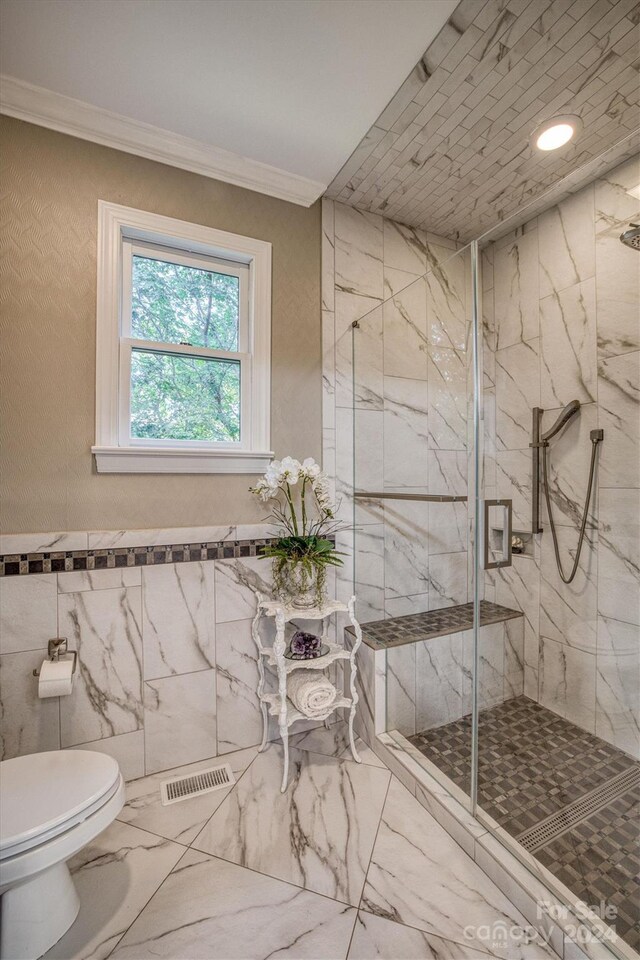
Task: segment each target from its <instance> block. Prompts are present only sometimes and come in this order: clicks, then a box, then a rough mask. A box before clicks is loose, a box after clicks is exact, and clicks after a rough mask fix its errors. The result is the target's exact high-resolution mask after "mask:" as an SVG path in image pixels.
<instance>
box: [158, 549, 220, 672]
mask: <svg viewBox="0 0 640 960" xmlns="http://www.w3.org/2000/svg"><path fill="white" fill-rule="evenodd" d="M214 566H215V564H214V561H212V560H209V561H206V562H205V563H171V564H165V565H160V566H157V567H145V568H144V569H143V571H142V646H143V650H144V679H145V680H155V679H157V678H159V677H168V676H171V675H173V674H178V673H191V672H192V671H195V670H206V669H207V668H209V667H215V659H216V656H215V654H216V650H215V616H214V613H215V611H214V582H213V572H214Z"/></svg>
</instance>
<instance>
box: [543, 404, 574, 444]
mask: <svg viewBox="0 0 640 960" xmlns="http://www.w3.org/2000/svg"><path fill="white" fill-rule="evenodd" d="M579 409H580V401H579V400H572V401H571V402H570V403H568V404H567V405H566V407H565V408H564V410H562V411H561V413H560V416H559V417H558V419H557V420H556V422H555V423H554V425H553V426H552V427H551V428H550V429H549V430H547V431H546V433H543V434H542V436H541V437H540V440H541V441H542V442H543V443H546V442H547V441H548V440H551V438H552V437H555V435H556V433H559V432H560V430H562V428H563V427H564V426H565V424H567V423H568V422H569V420H571V418H572V417H573V416H575V414H576V413H577V412H578V411H579Z"/></svg>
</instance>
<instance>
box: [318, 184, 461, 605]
mask: <svg viewBox="0 0 640 960" xmlns="http://www.w3.org/2000/svg"><path fill="white" fill-rule="evenodd" d="M323 203H324V206H323V239H324V248H323V338H324V339H323V343H324V347H323V354H324V378H323V380H324V415H325V420H324V425H325V433H324V437H325V446H324V462H325V468H326V469H328V470H329V471H331V468H332V467H333V468H334V469H335V485H336V494H337V496H338V499H340V500H341V510H340V515H341V518H342V519H343V520H344V521H345V523H346V524H349V525H350V526H353V523H354V519H355V526H356V536H355V545H354V537H353V534H352V533H345V534H343V535H342V537H341V540H340V545H341V547H342V549H343V550H344V551H345V553H347V554H348V555H349V556H348V560H349V562H348V563H346V564H345V567H344V569H343V570H342V571H340V573H339V585H340V589H341V590H342V591H343V593H344V594H345V596H346V594H347V593H349V594H350V593H351V590H352V581H353V578H354V576H355V582H356V592H357V595H358V599H359V606H358V614H359V617H360V620H361V621H362V622H367V621H368V620H372V619H380V618H381V617H388V616H401V615H402V614H405V613H412V612H418V611H422V610H428V609H431V608H436V607H440V606H445V605H447V604H450V603H459V602H466V600H467V510H466V505H465V504H463V503H462V504H460V503H458V504H427V503H424V502H423V503H420V502H417V503H416V502H402V501H388V500H387V501H385V502H382V501H376V500H359V501H357V503H356V506H355V510H354V503H353V499H352V491H353V489H354V487H355V488H357V489H359V490H371V491H375V490H387V491H390V490H393V491H400V492H405V493H406V492H416V493H426V492H433V491H435V492H438V493H447V492H450V491H451V490H455V492H456V493H458V494H466V492H467V464H466V448H467V420H468V417H467V362H466V352H465V349H466V331H467V320H468V316H469V313H468V311H469V294H468V289H467V288H468V281H469V270H468V262H467V256H466V255H464V254H458V255H456V245H455V244H453V243H452V242H451V241H448V240H443V239H442V238H440V237H435V236H431V235H430V234H427V233H425V232H424V231H421V230H414V229H411V228H410V227H405V226H403V225H402V224H399V223H394V222H393V221H391V220H388V219H384V218H382V217H380V216H377V215H374V214H369V213H363V212H361V211H359V210H356V209H354V208H352V207H350V206H346V205H344V204H341V203H334V202H333V201H331V200H325V201H323ZM354 321H357V322H358V326H357V328H356V329H353V328H352V323H353V322H354ZM354 547H355V553H354Z"/></svg>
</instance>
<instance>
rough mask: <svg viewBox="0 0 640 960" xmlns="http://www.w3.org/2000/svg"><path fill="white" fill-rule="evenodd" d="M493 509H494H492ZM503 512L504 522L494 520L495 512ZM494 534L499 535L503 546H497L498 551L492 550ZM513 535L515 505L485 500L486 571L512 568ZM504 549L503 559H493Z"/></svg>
mask: <svg viewBox="0 0 640 960" xmlns="http://www.w3.org/2000/svg"><path fill="white" fill-rule="evenodd" d="M492 508H493V509H492ZM496 509H497V510H499V511H501V512H502V521H500V520H497V521H496V520H493V521H492V514H493V515H494V516H495V510H496ZM494 534H497V535H498V539H499V540H501V544H500V543H498V544H496V549H495V550H494V549H493V548H492V546H491V545H492V543H493V542H494ZM512 534H513V503H512V501H511V500H485V501H484V569H485V570H496V569H498V568H499V567H510V566H511V559H512V555H511V537H512ZM500 546H501V547H502V557H501V558H500V559H498V560H494V559H492V556H495V554H496V553H497V552H498V549H499V547H500Z"/></svg>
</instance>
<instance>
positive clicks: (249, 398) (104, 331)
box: [91, 200, 273, 474]
mask: <svg viewBox="0 0 640 960" xmlns="http://www.w3.org/2000/svg"><path fill="white" fill-rule="evenodd" d="M138 245H140V249H139V252H141V253H143V255H144V256H153V249H152V248H155V250H156V252H157V256H158V259H164V260H169V261H173V262H184V263H185V264H187V265H192V266H198V267H200V268H202V267H205V268H206V269H211V267H212V265H213V266H215V263H214V264H212V260H213V261H224V264H220V266H221V270H225V271H226V272H227V273H233V274H236V275H238V276H239V278H240V296H241V298H243V299H244V303H243V304H242V306H241V311H240V315H241V324H240V330H239V342H238V348H239V349H238V352H237V353H236V352H233V353H230V352H226V351H222V350H211V349H208V348H205V347H189V346H182V345H180V344H173V345H170V344H169V345H168V344H165V343H162V344H160V343H159V344H156V346H157V348H158V351H159V352H162V353H175V354H183V355H187V356H204V357H217V358H219V359H232V360H236V361H239V363H240V377H241V380H240V383H241V414H240V415H241V438H240V441H239V442H238V443H233V442H197V441H189V440H162V441H157V440H153V439H149V438H132V437H131V435H130V401H129V393H130V364H131V350H132V348H134V347H136V346H143V347H144V348H145V349H149V347H150V346H153V344H151V342H150V341H138V340H135V339H133V338H132V337H131V330H130V320H131V303H130V294H131V277H130V270H131V256H132V254H133V252H134V251H135V252H138V249H137V248H138ZM163 247H164V248H165V249H166V248H170V249H169V250H168V251H167V252H166V253H165V254H164V255H163V254H162V248H163ZM234 265H235V266H234ZM96 334H97V335H96V443H95V446H93V447H92V448H91V449H92V452H93V453H94V454H95V458H96V466H97V469H98V472H99V473H252V474H255V473H262V472H263V471H264V470H265V469H266V468H267V466H268V464H269V462H270V460H271V459H272V457H273V453H272V452H271V451H270V449H269V443H270V419H271V413H270V407H271V404H270V398H271V244H270V243H268V242H266V241H264V240H255V239H253V238H251V237H243V236H240V235H238V234H233V233H227V232H226V231H223V230H215V229H213V228H211V227H204V226H200V225H198V224H193V223H188V222H186V221H184V220H175V219H173V218H172V217H163V216H159V215H158V214H153V213H147V212H145V211H142V210H135V209H133V208H130V207H123V206H120V205H118V204H113V203H107V202H105V201H103V200H100V201H99V202H98V299H97V331H96Z"/></svg>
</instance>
